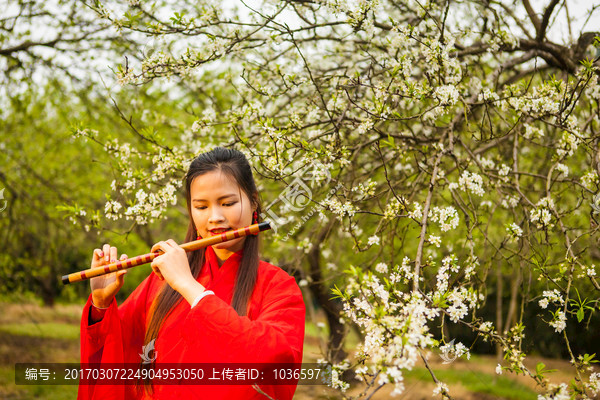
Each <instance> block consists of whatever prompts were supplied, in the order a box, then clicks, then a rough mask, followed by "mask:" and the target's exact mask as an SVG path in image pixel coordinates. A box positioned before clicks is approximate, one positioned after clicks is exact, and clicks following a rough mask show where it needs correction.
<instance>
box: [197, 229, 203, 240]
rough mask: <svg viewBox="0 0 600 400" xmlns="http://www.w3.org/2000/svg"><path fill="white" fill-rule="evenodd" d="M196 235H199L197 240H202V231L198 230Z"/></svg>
mask: <svg viewBox="0 0 600 400" xmlns="http://www.w3.org/2000/svg"><path fill="white" fill-rule="evenodd" d="M196 235H198V236H197V237H196V240H200V239H202V236H200V232H198V231H196Z"/></svg>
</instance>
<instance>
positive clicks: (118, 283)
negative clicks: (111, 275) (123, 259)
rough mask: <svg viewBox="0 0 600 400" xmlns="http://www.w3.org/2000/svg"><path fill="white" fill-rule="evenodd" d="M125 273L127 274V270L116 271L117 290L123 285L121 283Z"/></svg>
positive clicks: (123, 281)
mask: <svg viewBox="0 0 600 400" xmlns="http://www.w3.org/2000/svg"><path fill="white" fill-rule="evenodd" d="M125 274H127V270H125V271H119V272H117V290H119V289H121V288H122V287H123V283H125V279H124V276H125Z"/></svg>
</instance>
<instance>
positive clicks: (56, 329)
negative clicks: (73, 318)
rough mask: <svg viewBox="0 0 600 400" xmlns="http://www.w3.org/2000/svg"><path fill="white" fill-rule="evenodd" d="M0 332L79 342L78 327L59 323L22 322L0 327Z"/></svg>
mask: <svg viewBox="0 0 600 400" xmlns="http://www.w3.org/2000/svg"><path fill="white" fill-rule="evenodd" d="M0 332H5V333H8V334H11V335H16V336H29V337H39V338H48V339H66V340H79V326H78V325H73V324H67V323H61V322H40V323H33V322H23V323H10V324H2V325H0Z"/></svg>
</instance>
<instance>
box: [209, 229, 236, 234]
mask: <svg viewBox="0 0 600 400" xmlns="http://www.w3.org/2000/svg"><path fill="white" fill-rule="evenodd" d="M230 230H231V229H223V230H219V231H216V232H211V231H208V233H210V236H215V235H220V234H222V233H224V232H228V231H230Z"/></svg>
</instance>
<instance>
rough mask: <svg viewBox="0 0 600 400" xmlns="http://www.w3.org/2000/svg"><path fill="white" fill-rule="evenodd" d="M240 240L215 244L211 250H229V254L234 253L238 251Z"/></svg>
mask: <svg viewBox="0 0 600 400" xmlns="http://www.w3.org/2000/svg"><path fill="white" fill-rule="evenodd" d="M240 239H241V238H238V239H234V240H228V241H227V242H222V243H217V244H213V246H212V248H213V249H219V250H229V251H231V252H236V251H238V250H239V249H238V247H239V246H238V244H239V242H240Z"/></svg>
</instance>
